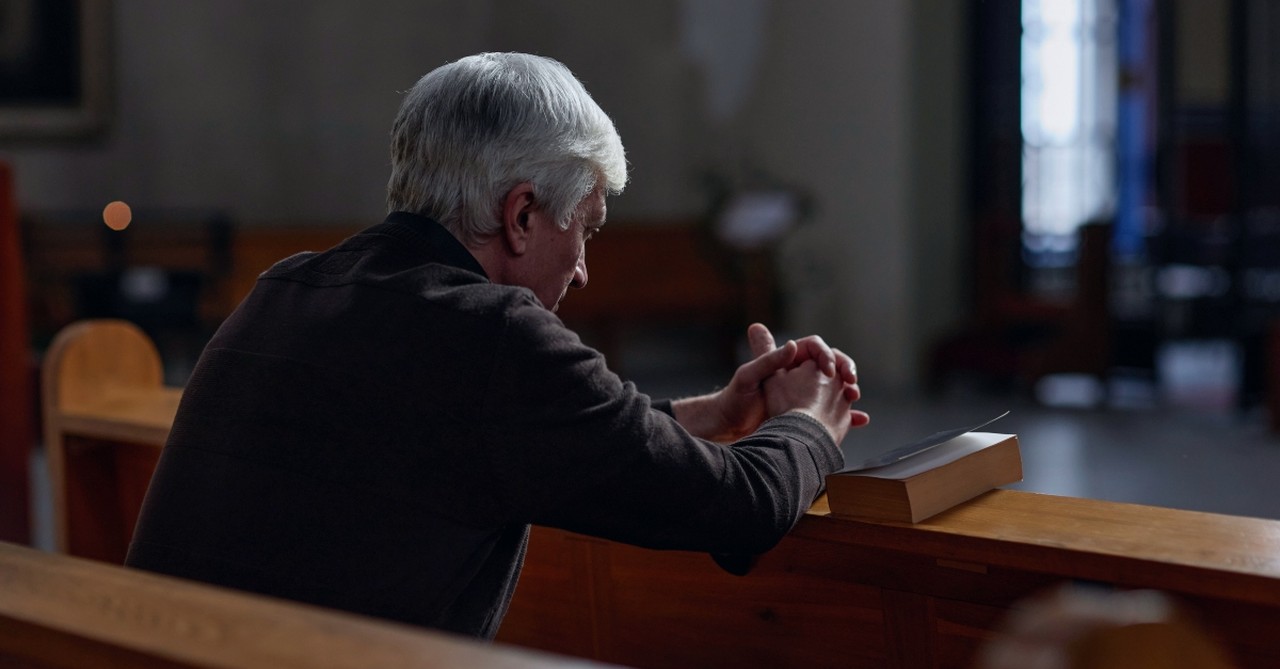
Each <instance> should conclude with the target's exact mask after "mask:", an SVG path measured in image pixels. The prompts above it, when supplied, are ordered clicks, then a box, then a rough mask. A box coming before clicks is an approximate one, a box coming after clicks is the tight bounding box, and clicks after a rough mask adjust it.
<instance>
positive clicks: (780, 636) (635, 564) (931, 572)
mask: <svg viewBox="0 0 1280 669" xmlns="http://www.w3.org/2000/svg"><path fill="white" fill-rule="evenodd" d="M91 325H94V326H97V327H89V328H86V329H82V330H79V331H71V333H70V334H68V335H67V336H68V338H69V339H71V340H79V339H81V338H83V337H90V335H91V334H92V333H99V334H102V333H113V334H112V338H111V339H110V342H108V341H107V337H106V335H105V334H103V337H102V338H103V341H101V342H98V343H96V344H94V345H93V346H89V345H88V344H83V343H82V344H83V345H84V346H85V347H86V349H87V350H91V351H96V352H97V353H96V354H95V355H98V356H103V355H105V356H106V359H108V360H113V361H118V360H123V359H124V358H125V357H127V356H128V355H133V356H140V357H141V359H144V360H145V359H146V358H147V356H146V355H142V354H141V353H133V354H126V353H124V352H122V351H119V350H117V349H122V348H130V347H133V348H137V347H138V342H137V338H136V337H135V336H133V335H128V334H125V332H126V331H127V329H128V328H127V327H125V326H122V325H120V324H118V323H115V324H102V323H96V324H91ZM104 325H111V326H112V327H111V328H103V327H101V326H104ZM92 338H93V339H97V338H98V337H97V336H93V337H92ZM60 339H61V337H60ZM66 346H67V350H78V349H77V348H76V347H74V346H73V345H72V344H70V343H68V344H67V345H66ZM112 350H117V352H116V353H115V354H111V355H106V352H109V351H112ZM83 358H84V359H85V360H93V359H95V358H94V356H93V355H89V354H87V353H86V354H84V356H83ZM73 359H80V358H73ZM55 360H56V358H55ZM102 364H106V363H105V362H103V363H102ZM142 366H143V367H147V365H146V364H144V365H142ZM76 368H81V369H86V370H93V369H98V367H96V366H95V365H94V364H88V363H86V364H82V365H78V366H73V367H70V369H76ZM103 373H105V372H103ZM46 374H56V371H51V370H49V369H46ZM89 376H91V377H92V376H93V375H89ZM71 377H74V374H70V373H69V372H68V374H67V375H64V376H63V377H62V378H61V380H60V381H61V383H63V384H66V383H68V382H69V381H68V379H69V378H71ZM139 377H142V380H141V381H137V382H135V383H134V384H133V385H129V384H126V383H119V384H116V385H115V386H112V384H102V383H99V385H105V386H106V387H115V388H116V389H115V390H112V391H110V392H107V391H105V390H104V391H101V392H99V393H97V394H95V395H93V396H92V397H90V398H89V399H85V400H76V401H72V402H70V403H69V404H67V403H64V404H63V405H62V406H63V408H62V409H61V411H62V412H63V414H62V418H61V419H60V420H54V421H51V420H49V419H48V418H46V426H52V427H50V429H53V430H60V431H61V433H60V434H59V435H54V436H55V437H56V438H59V439H62V440H63V442H64V443H65V442H66V440H67V439H71V438H74V440H81V443H80V444H79V447H85V446H86V443H88V442H92V446H93V449H105V450H106V451H107V452H110V451H111V449H114V448H143V447H145V448H148V449H151V450H150V453H152V454H153V455H154V454H155V453H158V450H157V448H156V446H157V445H158V444H159V443H160V442H161V441H162V437H163V434H164V433H165V432H167V429H168V425H169V422H171V421H172V418H173V413H174V410H175V408H176V398H177V391H176V390H175V389H171V388H164V387H162V386H159V385H151V386H146V384H148V383H151V380H153V379H154V378H155V376H154V375H153V374H151V373H150V372H148V373H147V374H141V375H139ZM98 378H100V377H98ZM73 395H74V394H73V393H68V394H67V395H66V398H68V399H70V398H73ZM77 402H79V404H77ZM131 440H132V441H131ZM93 449H88V448H86V449H85V450H89V451H91V452H96V451H94V450H93ZM74 457H76V456H74V455H71V454H69V455H68V456H67V458H66V459H67V460H71V459H73V458H74ZM84 464H85V466H83V467H81V466H64V467H63V468H62V469H61V474H60V475H61V476H64V477H66V478H67V480H66V481H64V482H62V483H61V484H59V486H55V489H57V488H58V487H61V489H63V490H65V491H70V490H76V489H80V488H86V487H93V486H96V485H99V484H100V482H101V481H107V482H109V485H108V487H107V488H106V490H107V491H108V492H107V493H105V494H104V496H105V497H107V498H111V499H115V500H117V505H118V507H120V508H121V509H122V510H121V511H119V512H116V511H109V512H105V513H101V512H100V514H99V515H98V516H96V517H95V516H93V515H91V514H86V516H85V517H84V518H83V519H81V520H76V519H75V518H74V517H73V518H70V519H69V521H68V522H67V523H66V525H65V528H66V531H67V533H68V537H67V540H66V545H67V546H68V547H70V549H71V550H72V552H76V551H77V550H79V549H83V548H84V547H86V546H101V545H103V544H104V543H105V544H109V545H110V546H115V547H122V546H125V545H127V542H128V537H129V534H130V533H131V530H132V525H131V524H129V523H124V522H122V519H123V518H126V517H130V516H132V517H136V513H137V507H136V506H129V505H132V504H135V503H136V502H140V500H141V496H142V492H143V490H144V489H145V481H146V480H147V477H149V475H150V472H151V469H150V468H151V467H154V461H151V462H150V463H148V462H147V461H144V460H143V459H142V458H132V457H126V458H123V459H119V458H115V459H113V458H107V457H97V458H94V459H87V460H86V461H85V462H84ZM95 466H97V467H100V468H101V469H100V470H99V471H96V472H94V471H92V468H93V467H95ZM128 467H134V468H135V471H132V472H126V471H124V470H125V469H126V468H128ZM126 488H132V491H126V490H125V489H126ZM79 494H83V495H89V494H90V493H89V492H88V491H82V492H81V493H79ZM100 494H101V493H100ZM68 496H69V497H70V496H72V495H70V494H68ZM125 506H129V508H128V509H124V508H123V507H125ZM72 515H73V516H74V512H73V513H72ZM94 522H105V523H106V525H104V526H98V527H91V526H90V525H92V523H94ZM111 532H117V533H119V536H116V537H114V538H110V539H109V540H105V541H104V537H105V535H108V534H110V533H111ZM82 534H83V535H85V536H84V537H82V536H81V535H82ZM95 542H96V543H95ZM1063 581H1074V582H1088V583H1095V584H1100V585H1103V586H1106V587H1112V588H1121V589H1132V588H1150V589H1158V590H1161V591H1164V592H1166V593H1169V594H1170V595H1172V596H1174V597H1176V598H1177V599H1178V600H1179V601H1181V602H1183V603H1184V604H1185V605H1186V606H1187V607H1188V608H1189V610H1191V611H1192V612H1193V613H1194V614H1196V615H1197V616H1199V617H1200V619H1201V622H1202V623H1203V625H1204V627H1205V628H1207V629H1208V630H1209V631H1210V633H1211V634H1213V635H1214V636H1215V638H1217V639H1218V640H1220V642H1221V643H1222V644H1223V646H1224V647H1225V648H1227V650H1228V651H1229V653H1230V654H1232V655H1233V657H1234V659H1235V661H1236V662H1237V663H1238V664H1239V666H1240V667H1242V668H1251V667H1258V668H1261V667H1276V666H1280V521H1271V520H1262V519H1255V518H1243V517H1236V516H1224V515H1217V514H1207V513H1197V512H1189V511H1179V510H1173V509H1165V508H1156V507H1148V506H1141V505H1132V504H1118V503H1112V502H1105V501H1097V500H1087V499H1076V498H1066V497H1056V496H1050V495H1039V494H1034V493H1026V492H1017V491H1005V490H997V491H993V492H991V493H988V494H986V495H984V496H982V497H980V498H978V499H976V500H974V501H972V502H970V503H968V504H966V505H963V506H960V507H957V508H955V509H953V510H951V511H948V512H946V513H943V514H941V515H939V516H936V517H934V518H932V519H929V520H928V521H925V522H923V523H920V524H916V525H907V524H894V523H872V522H862V521H857V520H853V519H848V518H839V517H836V516H833V515H831V513H830V512H829V510H828V508H827V506H826V504H825V500H819V501H818V502H817V503H816V504H815V505H814V506H813V508H812V509H810V511H809V512H808V514H807V515H806V516H805V517H804V518H803V519H802V520H801V521H800V523H799V525H798V526H797V527H796V529H795V530H794V531H793V532H792V533H791V534H790V535H789V536H788V537H787V538H786V539H784V540H783V542H782V543H781V544H780V545H779V546H778V547H777V548H776V549H774V550H773V551H771V552H770V553H769V554H767V555H765V556H764V557H763V559H762V560H761V561H760V562H759V564H758V565H757V566H756V568H755V570H754V571H753V572H752V573H751V574H750V575H748V576H745V577H736V576H731V575H728V574H726V573H724V572H722V571H720V570H719V568H718V567H716V566H715V565H714V564H713V563H712V562H711V560H710V559H709V558H708V557H707V556H705V555H702V554H694V553H685V552H678V551H650V550H644V549H640V548H636V547H632V546H626V545H622V544H617V543H612V542H608V541H603V540H599V539H594V538H590V537H583V536H579V535H574V534H571V533H567V532H563V531H559V530H553V529H548V528H535V529H534V533H533V536H532V539H531V543H530V548H529V552H528V556H527V558H526V562H525V570H524V573H523V575H522V577H521V581H520V585H519V587H518V589H517V592H516V597H515V600H514V601H513V603H512V605H511V609H510V612H509V614H508V617H507V619H506V622H505V623H504V624H503V627H502V630H501V632H500V634H499V640H500V641H504V642H507V643H511V644H514V645H519V646H526V647H531V648H536V649H542V650H548V651H552V652H556V653H563V654H567V655H575V656H580V657H587V658H593V659H597V660H600V661H604V662H613V663H620V664H626V665H632V666H639V667H669V666H680V667H683V666H771V667H773V666H801V665H803V666H809V667H811V666H844V667H957V668H958V667H969V666H971V663H972V660H973V657H974V655H975V653H976V651H977V649H978V648H979V647H980V646H982V645H983V644H984V643H986V642H987V641H988V640H989V639H990V638H991V635H992V630H994V629H995V628H996V627H997V626H998V624H999V623H1000V621H1001V620H1003V619H1004V618H1005V617H1006V615H1007V614H1008V612H1009V611H1010V610H1011V608H1013V607H1014V606H1015V604H1016V603H1017V602H1020V601H1023V600H1025V598H1027V597H1028V596H1031V595H1034V594H1036V593H1038V592H1041V591H1042V590H1043V589H1045V588H1047V587H1049V586H1052V585H1055V584H1059V583H1062V582H1063Z"/></svg>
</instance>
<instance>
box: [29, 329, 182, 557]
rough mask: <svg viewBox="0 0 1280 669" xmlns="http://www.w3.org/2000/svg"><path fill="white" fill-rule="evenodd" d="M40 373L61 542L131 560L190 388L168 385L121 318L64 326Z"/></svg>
mask: <svg viewBox="0 0 1280 669" xmlns="http://www.w3.org/2000/svg"><path fill="white" fill-rule="evenodd" d="M41 375H42V382H41V394H42V396H43V398H42V399H43V402H42V406H41V411H42V413H43V419H44V446H45V453H46V457H47V458H48V467H49V475H50V482H51V487H52V493H53V500H52V506H53V523H54V540H55V545H56V547H57V549H58V550H60V551H62V552H65V553H69V554H71V555H79V556H82V557H90V558H95V559H98V560H105V561H108V562H115V563H123V562H124V556H125V552H126V551H127V550H128V545H129V544H128V541H129V537H130V536H132V534H133V526H134V525H135V524H136V523H137V520H138V511H139V509H141V506H142V497H143V495H144V494H145V493H146V489H147V484H148V483H149V482H150V480H151V473H152V472H153V471H154V470H155V466H156V462H157V461H158V459H159V457H160V449H161V448H163V447H164V442H165V439H166V437H167V436H168V434H169V427H170V426H171V425H172V424H173V416H174V414H175V413H176V412H177V410H178V400H179V399H180V398H181V396H182V391H181V389H179V388H168V387H165V386H164V385H163V378H164V370H163V368H162V366H161V363H160V355H159V353H157V352H156V348H155V346H154V345H153V344H152V343H151V340H150V339H149V338H148V337H147V336H146V334H144V333H143V332H142V331H141V330H140V329H138V328H137V327H136V326H134V325H132V324H131V323H128V322H126V321H120V320H91V321H81V322H78V323H74V324H72V325H70V326H68V327H66V328H64V329H63V330H62V331H61V332H59V333H58V336H57V337H55V338H54V341H53V343H52V344H51V345H50V347H49V350H48V352H47V353H46V354H45V359H44V364H43V368H42V370H41Z"/></svg>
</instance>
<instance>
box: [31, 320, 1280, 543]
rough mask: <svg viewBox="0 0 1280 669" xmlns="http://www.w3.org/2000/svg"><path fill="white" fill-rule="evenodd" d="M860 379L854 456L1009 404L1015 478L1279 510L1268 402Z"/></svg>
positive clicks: (648, 349) (1226, 509)
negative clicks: (1218, 404) (1117, 400)
mask: <svg viewBox="0 0 1280 669" xmlns="http://www.w3.org/2000/svg"><path fill="white" fill-rule="evenodd" d="M714 341H715V338H714V336H713V334H712V333H709V332H708V333H697V332H695V333H687V332H682V333H681V334H680V336H679V337H673V336H669V335H667V334H664V333H662V332H661V331H655V333H654V334H652V335H650V336H630V337H628V338H627V339H626V340H625V341H624V342H623V346H622V347H621V350H622V351H623V353H621V354H620V356H619V357H620V358H621V359H619V360H612V361H610V362H611V365H613V366H615V367H616V368H619V369H621V370H623V374H624V376H625V377H626V378H629V379H631V380H634V381H635V382H636V384H637V386H638V387H639V388H640V389H641V390H642V391H643V392H646V393H648V394H650V395H652V396H654V397H680V396H688V395H693V394H698V393H703V392H708V391H711V390H713V389H715V388H716V387H717V386H718V385H720V384H723V383H724V382H726V381H727V380H728V375H729V370H726V369H725V368H724V366H723V365H722V364H720V363H719V362H711V361H709V360H710V358H711V357H714V356H708V355H707V352H708V351H714V350H715V345H714ZM677 344H678V345H677ZM167 365H168V363H166V366H167ZM862 386H863V392H864V399H863V400H862V401H861V402H860V403H859V408H861V409H863V410H865V411H867V412H868V413H870V414H871V417H872V419H871V424H870V425H868V426H867V427H865V428H861V429H858V430H854V431H851V432H850V434H849V436H848V438H846V439H845V441H844V443H843V444H842V448H843V450H844V452H845V456H846V459H848V460H849V461H854V460H862V459H864V458H867V457H870V456H872V455H875V454H877V453H879V452H881V451H884V450H888V449H890V448H893V447H896V446H900V445H902V444H905V443H909V442H912V441H915V440H917V439H920V438H922V437H925V436H928V435H930V434H932V433H934V432H937V431H940V430H943V429H949V428H954V427H961V426H968V425H974V424H978V423H981V422H983V421H985V420H987V419H990V418H993V417H995V416H998V415H999V414H1001V413H1002V412H1004V411H1005V410H1009V411H1010V414H1009V415H1008V416H1007V417H1005V418H1003V419H1001V420H1000V421H999V422H997V423H995V424H993V425H992V426H991V427H990V428H988V429H989V430H990V431H994V432H1012V433H1016V434H1017V435H1018V439H1019V443H1020V444H1021V448H1022V457H1023V471H1024V476H1025V478H1024V481H1023V482H1022V483H1020V484H1017V485H1014V486H1010V487H1013V488H1017V489H1021V490H1028V491H1033V492H1040V493H1048V494H1054V495H1067V496H1073V497H1088V498H1094V499H1105V500H1111V501H1117V502H1132V503H1139V504H1150V505H1156V506H1165V507H1171V508H1178V509H1188V510H1195V511H1208V512H1213V513H1227V514H1235V515H1244V516H1255V517H1261V518H1274V519H1280V487H1277V486H1276V485H1275V481H1276V479H1277V477H1278V476H1280V435H1274V434H1272V433H1270V432H1269V431H1268V430H1267V420H1266V416H1265V415H1264V414H1262V413H1261V412H1251V413H1248V412H1246V413H1241V412H1236V413H1224V412H1214V413H1197V412H1194V411H1190V410H1182V409H1171V408H1162V407H1158V406H1155V405H1154V403H1151V404H1149V405H1148V406H1146V407H1145V408H1138V409H1124V410H1121V409H1110V408H1099V409H1066V408H1049V407H1045V406H1043V405H1041V404H1039V403H1037V402H1035V401H1033V400H1032V399H1031V398H1029V397H1026V396H1023V395H1017V394H1010V393H1004V394H995V393H991V392H989V391H981V390H977V389H967V388H964V387H960V386H956V387H952V388H950V389H949V390H947V391H946V392H944V393H941V394H939V395H936V396H929V397H925V396H916V395H911V396H907V395H886V394H884V393H881V392H878V391H877V389H876V385H875V380H874V379H865V378H864V379H862ZM32 474H33V480H34V485H33V486H32V487H33V494H34V496H35V497H36V504H35V507H36V537H35V541H36V545H37V546H38V547H40V548H45V549H49V548H51V547H52V544H53V541H52V527H51V520H50V513H49V503H48V499H49V484H48V476H47V473H46V471H45V467H44V460H43V457H42V456H41V454H40V453H39V452H37V454H36V457H35V458H34V459H33V462H32Z"/></svg>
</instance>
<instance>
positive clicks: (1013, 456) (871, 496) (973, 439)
mask: <svg viewBox="0 0 1280 669" xmlns="http://www.w3.org/2000/svg"><path fill="white" fill-rule="evenodd" d="M1006 413H1007V412H1006ZM1001 417H1003V414H1002V416H1001ZM993 420H994V419H993ZM991 422H993V421H987V422H986V423H983V424H982V425H979V426H977V427H975V428H961V429H957V430H948V431H946V432H939V433H937V434H935V435H931V436H930V437H928V438H926V439H923V440H921V441H918V442H915V443H913V444H908V445H907V446H904V447H902V448H900V449H894V450H893V451H890V452H889V453H887V454H885V455H883V456H880V457H878V458H874V459H872V460H869V461H867V462H864V463H861V464H858V465H854V466H853V467H849V468H846V469H844V470H841V471H839V472H836V473H835V474H832V475H830V476H828V477H827V502H828V504H829V505H830V507H831V513H833V514H835V515H841V516H852V517H857V518H864V519H871V520H890V521H899V522H907V523H918V522H920V521H922V520H924V519H926V518H929V517H931V516H934V515H937V514H938V513H941V512H943V511H946V510H947V509H950V508H951V507H953V506H955V505H957V504H960V503H961V502H965V501H968V500H970V499H973V498H974V497H977V496H978V495H981V494H982V493H984V492H986V491H988V490H991V489H993V488H997V487H999V486H1002V485H1008V484H1010V483H1016V482H1018V481H1021V480H1022V455H1021V453H1020V451H1019V450H1018V436H1017V435H1014V434H1001V433H996V432H977V431H974V430H977V429H979V428H982V427H986V426H987V425H989V424H990V423H991Z"/></svg>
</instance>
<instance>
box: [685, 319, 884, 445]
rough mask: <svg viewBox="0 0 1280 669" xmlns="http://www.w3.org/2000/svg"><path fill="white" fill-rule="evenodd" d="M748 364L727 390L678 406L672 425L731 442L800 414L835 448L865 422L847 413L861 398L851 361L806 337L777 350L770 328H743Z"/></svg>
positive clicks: (858, 415)
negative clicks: (823, 432) (781, 418)
mask: <svg viewBox="0 0 1280 669" xmlns="http://www.w3.org/2000/svg"><path fill="white" fill-rule="evenodd" d="M747 341H748V344H749V345H750V348H751V354H752V355H753V356H755V357H754V358H753V359H752V360H750V361H748V362H746V363H744V364H743V365H742V366H740V367H738V369H737V371H736V372H734V374H733V378H732V379H731V380H730V381H729V385H727V386H725V387H724V388H722V389H720V390H719V391H717V392H715V393H712V394H710V395H705V396H702V397H699V398H692V399H689V400H679V401H677V402H675V403H674V405H673V409H674V411H675V414H676V419H677V420H678V421H679V422H680V423H681V424H682V425H684V426H685V428H686V429H688V430H689V431H690V432H691V433H692V434H695V435H698V436H700V437H704V438H707V439H714V440H717V441H733V440H736V439H738V438H741V437H743V436H746V435H748V434H750V433H752V432H754V431H755V430H756V428H758V427H759V426H760V424H761V423H763V422H764V421H765V420H767V419H769V418H772V417H774V416H778V415H781V414H784V413H788V412H791V411H798V412H801V413H804V414H806V415H808V416H810V417H812V418H814V419H816V420H817V421H818V422H819V423H821V424H822V425H823V426H824V427H826V428H827V431H828V432H829V433H830V434H831V437H832V439H834V440H835V442H836V443H837V444H839V443H840V442H841V441H843V440H844V437H845V435H846V434H847V433H848V431H849V428H851V427H861V426H863V425H866V424H867V423H868V422H869V421H870V420H871V418H870V416H868V415H867V414H866V413H865V412H863V411H857V410H854V409H851V408H850V405H851V404H852V403H853V402H856V401H858V399H859V398H860V397H861V395H862V392H861V390H860V389H859V387H858V372H857V367H856V365H855V364H854V362H853V359H852V358H850V357H849V356H848V355H846V354H845V353H843V352H842V351H840V350H839V349H834V348H831V347H830V346H828V345H827V343H826V342H825V341H823V340H822V338H821V337H819V336H817V335H811V336H808V337H804V338H803V339H799V340H792V341H788V342H786V343H785V344H783V345H782V346H780V347H779V346H776V345H775V343H774V339H773V334H772V333H770V332H769V328H767V327H765V326H764V325H762V324H760V323H753V324H751V326H750V327H748V328H747Z"/></svg>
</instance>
